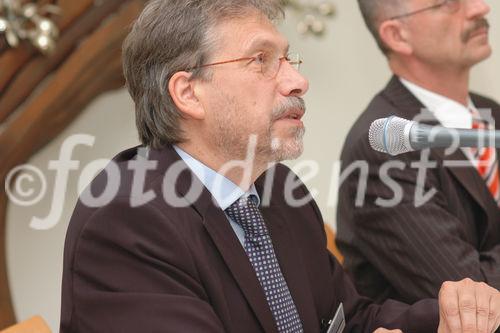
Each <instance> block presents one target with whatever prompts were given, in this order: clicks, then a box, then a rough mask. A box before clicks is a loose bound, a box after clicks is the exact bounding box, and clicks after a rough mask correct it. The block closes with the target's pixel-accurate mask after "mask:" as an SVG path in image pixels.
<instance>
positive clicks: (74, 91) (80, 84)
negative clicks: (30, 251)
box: [0, 0, 145, 329]
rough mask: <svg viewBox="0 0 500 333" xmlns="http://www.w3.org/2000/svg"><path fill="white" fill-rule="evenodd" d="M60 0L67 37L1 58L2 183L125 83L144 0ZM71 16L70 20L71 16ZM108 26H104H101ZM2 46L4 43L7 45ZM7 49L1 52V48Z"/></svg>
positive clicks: (1, 294)
mask: <svg viewBox="0 0 500 333" xmlns="http://www.w3.org/2000/svg"><path fill="white" fill-rule="evenodd" d="M93 3H94V1H92V0H78V1H74V0H61V1H59V5H60V6H61V7H62V8H63V10H64V13H63V16H62V17H61V19H60V21H59V25H60V27H61V30H62V31H63V34H62V36H61V38H60V40H59V43H58V48H57V49H56V52H55V53H54V54H52V55H51V56H48V57H44V56H42V55H40V54H38V53H35V52H34V51H33V50H32V49H30V48H29V47H27V46H25V45H23V46H21V47H20V48H18V49H7V50H4V51H3V52H2V53H0V161H2V163H1V164H0V179H1V180H2V181H3V183H5V177H6V175H7V174H8V172H9V171H10V170H11V169H12V168H13V167H15V166H16V165H20V164H23V163H25V162H26V161H27V160H28V159H29V158H30V157H31V156H32V155H33V154H35V153H36V152H37V151H38V150H39V149H41V148H43V147H44V146H45V145H46V144H47V143H49V142H50V141H51V140H52V139H53V138H55V137H56V136H57V135H59V134H60V133H61V132H62V131H63V130H64V129H65V128H66V127H67V126H68V125H69V124H70V123H71V122H72V121H73V120H74V119H75V118H76V117H77V116H78V115H79V114H80V113H81V111H82V110H83V109H84V108H85V107H86V106H87V105H88V104H89V103H90V102H91V101H92V100H93V99H95V98H96V97H97V96H98V95H100V94H102V93H103V92H106V91H109V90H113V89H117V88H120V87H122V86H123V85H124V78H123V74H122V62H121V44H122V42H123V39H124V38H125V36H126V35H127V33H128V27H129V26H130V24H131V22H132V21H133V20H134V18H135V17H136V16H137V15H138V14H139V13H140V11H141V10H142V7H143V6H144V3H145V0H128V1H126V0H106V1H102V2H101V4H100V5H99V6H94V5H93ZM65 15H67V16H65ZM102 22H104V23H102ZM0 47H1V45H0ZM0 50H1V49H0ZM6 209H7V198H6V194H5V190H4V186H1V187H0V329H1V328H3V327H7V326H9V325H11V324H13V323H15V321H16V319H15V314H14V311H13V308H12V302H11V295H10V291H9V286H8V281H7V267H6V259H5V222H6V221H5V217H6Z"/></svg>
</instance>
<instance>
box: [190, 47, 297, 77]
mask: <svg viewBox="0 0 500 333" xmlns="http://www.w3.org/2000/svg"><path fill="white" fill-rule="evenodd" d="M239 61H248V63H249V64H250V63H252V62H253V63H255V64H256V65H257V66H260V68H259V69H260V72H261V73H262V75H263V76H264V77H265V78H268V79H272V78H275V77H276V75H278V72H279V71H280V67H281V63H282V62H283V61H286V62H288V63H289V64H290V65H292V66H293V67H294V68H295V69H296V70H297V71H298V70H300V65H301V64H302V63H303V61H302V59H301V57H300V55H299V54H297V53H292V54H288V55H286V56H284V57H279V56H272V55H271V54H269V53H260V54H259V55H257V56H255V57H245V58H238V59H231V60H225V61H219V62H214V63H210V64H205V65H201V66H197V67H193V68H190V69H189V70H188V71H192V70H194V69H198V68H205V67H210V66H218V65H224V64H230V63H233V62H239Z"/></svg>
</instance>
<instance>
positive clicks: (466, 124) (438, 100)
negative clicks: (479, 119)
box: [399, 78, 475, 129]
mask: <svg viewBox="0 0 500 333" xmlns="http://www.w3.org/2000/svg"><path fill="white" fill-rule="evenodd" d="M399 80H400V81H401V83H402V84H403V85H404V86H405V87H406V88H407V89H408V90H409V91H410V92H411V93H412V94H413V95H414V96H415V97H416V98H417V99H418V100H419V101H420V102H421V103H422V104H423V105H424V106H425V108H426V109H427V110H429V111H430V112H431V113H432V114H433V115H434V117H436V119H437V120H438V121H439V122H440V123H441V125H443V126H444V127H449V128H468V129H470V128H472V115H471V112H470V110H471V109H475V106H474V104H473V103H472V100H471V99H470V97H469V102H468V104H469V106H468V107H466V106H464V105H462V104H460V103H458V102H456V101H454V100H452V99H449V98H447V97H445V96H442V95H439V94H436V93H434V92H432V91H430V90H427V89H425V88H422V87H420V86H418V85H416V84H415V83H412V82H410V81H408V80H405V79H403V78H399Z"/></svg>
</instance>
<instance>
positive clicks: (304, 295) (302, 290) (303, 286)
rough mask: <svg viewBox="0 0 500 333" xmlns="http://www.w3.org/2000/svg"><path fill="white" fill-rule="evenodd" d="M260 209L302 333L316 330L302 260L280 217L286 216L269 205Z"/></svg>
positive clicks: (316, 323) (311, 300) (313, 307)
mask: <svg viewBox="0 0 500 333" xmlns="http://www.w3.org/2000/svg"><path fill="white" fill-rule="evenodd" d="M282 209H287V208H286V207H284V208H282ZM261 210H262V215H263V216H264V220H265V221H266V225H267V227H268V229H269V233H270V234H271V239H272V241H273V247H274V251H275V253H276V256H277V258H278V262H279V264H280V268H281V271H282V273H283V276H284V277H285V280H286V282H287V285H288V288H289V290H290V293H291V294H292V298H293V300H294V303H295V305H296V307H297V311H298V312H299V315H300V319H301V320H302V325H303V328H304V332H319V330H320V328H319V323H318V319H317V315H316V309H315V304H314V300H313V298H312V291H311V289H310V283H309V280H308V279H307V276H306V273H305V271H304V269H303V267H305V265H304V263H303V262H302V258H301V255H300V252H299V249H298V247H297V242H296V241H295V240H294V237H293V234H292V231H291V230H290V229H291V226H290V223H288V225H287V221H285V220H284V216H287V215H286V214H282V212H280V210H279V209H276V207H272V206H271V207H268V208H262V209H261ZM288 222H290V221H288ZM300 222H302V221H295V223H300ZM303 222H305V221H303Z"/></svg>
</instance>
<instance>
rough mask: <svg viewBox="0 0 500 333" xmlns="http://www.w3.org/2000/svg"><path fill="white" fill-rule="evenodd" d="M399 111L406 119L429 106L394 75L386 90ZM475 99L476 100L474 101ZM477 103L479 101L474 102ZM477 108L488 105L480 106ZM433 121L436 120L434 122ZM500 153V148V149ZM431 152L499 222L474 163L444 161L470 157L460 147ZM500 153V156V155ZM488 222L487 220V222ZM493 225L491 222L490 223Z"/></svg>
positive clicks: (482, 227) (482, 239)
mask: <svg viewBox="0 0 500 333" xmlns="http://www.w3.org/2000/svg"><path fill="white" fill-rule="evenodd" d="M382 94H383V95H384V96H385V97H386V98H387V99H388V100H389V101H390V102H391V103H392V104H393V105H394V106H395V108H396V109H397V110H398V112H399V113H400V114H398V116H401V117H403V118H406V119H410V120H412V119H415V118H416V117H417V116H418V115H419V114H420V113H421V110H422V109H423V108H425V106H424V105H423V104H422V103H421V102H420V101H419V100H418V99H417V98H416V97H415V96H414V95H413V94H412V93H411V92H410V91H409V90H408V89H407V88H406V87H405V86H404V85H403V84H402V83H401V81H400V80H399V79H398V78H397V77H396V76H393V78H392V79H391V81H390V82H389V84H388V85H387V87H386V88H385V90H384V91H383V93H382ZM473 101H474V100H473ZM474 103H475V104H476V102H475V101H474ZM476 107H478V108H481V107H487V106H481V105H476ZM436 121H437V120H435V119H434V122H436ZM431 122H433V121H431ZM497 151H498V152H500V150H497ZM431 155H432V156H433V157H434V158H435V160H436V161H437V162H438V163H441V164H442V165H443V166H444V167H445V168H446V169H447V170H448V171H449V172H450V173H451V174H452V175H453V177H454V178H455V179H456V180H457V182H459V183H460V184H461V185H462V186H463V188H465V189H466V190H467V192H468V193H469V194H470V195H471V197H472V198H474V201H476V202H477V204H478V205H479V206H480V207H481V208H482V209H483V211H484V212H485V214H486V215H487V216H488V219H487V220H488V221H496V219H497V216H498V214H497V211H498V208H497V206H496V204H495V201H494V200H493V197H492V196H491V194H490V193H489V191H488V188H487V187H486V184H485V182H484V180H483V179H482V178H481V176H480V175H479V173H478V172H477V171H476V170H475V168H474V167H473V166H472V164H470V166H460V167H457V166H451V165H450V164H449V163H444V161H447V162H448V161H451V162H457V161H465V162H468V159H467V157H466V156H465V155H464V153H463V152H462V150H461V149H459V150H456V151H455V152H454V153H453V154H451V155H445V150H443V149H432V151H431ZM499 156H500V155H499ZM447 164H448V165H447ZM483 223H484V222H483ZM486 223H487V224H491V222H486ZM478 229H479V230H480V238H481V239H480V243H481V244H483V243H484V241H485V237H484V236H485V235H486V234H487V233H486V232H485V231H486V230H487V229H488V226H487V225H480V224H479V225H478Z"/></svg>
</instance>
